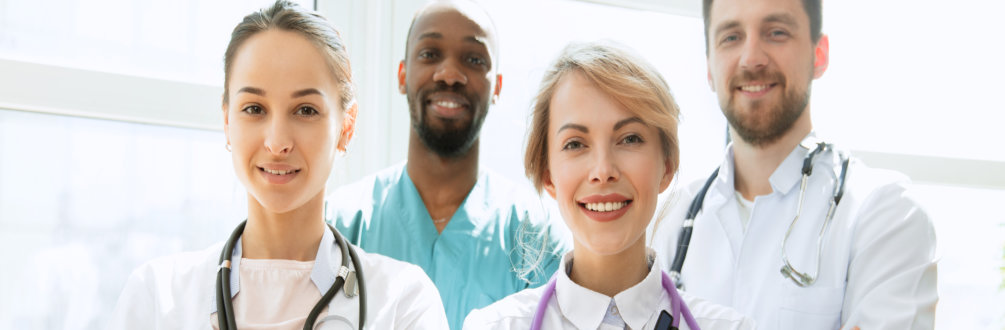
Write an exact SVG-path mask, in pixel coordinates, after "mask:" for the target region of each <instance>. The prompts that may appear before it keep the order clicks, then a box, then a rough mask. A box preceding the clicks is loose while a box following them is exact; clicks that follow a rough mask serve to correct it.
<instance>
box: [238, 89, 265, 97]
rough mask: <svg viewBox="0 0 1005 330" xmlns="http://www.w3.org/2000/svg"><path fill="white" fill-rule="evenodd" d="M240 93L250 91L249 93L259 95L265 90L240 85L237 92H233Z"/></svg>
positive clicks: (263, 93) (263, 94)
mask: <svg viewBox="0 0 1005 330" xmlns="http://www.w3.org/2000/svg"><path fill="white" fill-rule="evenodd" d="M241 93H251V94H255V95H259V96H265V91H264V90H262V89H261V88H255V87H241V89H238V90H237V93H235V94H241Z"/></svg>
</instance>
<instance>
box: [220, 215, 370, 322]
mask: <svg viewBox="0 0 1005 330" xmlns="http://www.w3.org/2000/svg"><path fill="white" fill-rule="evenodd" d="M241 239H243V237H239V238H238V239H237V242H236V243H235V244H234V252H233V253H231V268H230V269H231V270H230V299H234V296H236V295H237V293H238V292H239V291H241V270H240V269H241V268H240V267H241V256H242V253H243V252H242V250H241ZM350 248H351V247H350ZM341 266H342V250H341V247H339V246H338V245H335V234H333V233H332V231H331V228H330V227H328V226H325V231H324V234H323V235H322V236H321V243H320V244H318V252H317V255H316V256H315V257H314V268H312V269H311V282H314V286H315V287H316V288H317V289H318V292H320V293H321V295H322V296H324V294H325V292H326V291H328V289H330V288H331V286H332V284H334V283H335V279H336V278H337V277H338V268H337V267H341ZM214 282H215V281H214ZM213 301H216V292H213ZM210 306H211V307H210V308H211V311H210V314H212V313H216V312H217V310H216V303H213V304H210Z"/></svg>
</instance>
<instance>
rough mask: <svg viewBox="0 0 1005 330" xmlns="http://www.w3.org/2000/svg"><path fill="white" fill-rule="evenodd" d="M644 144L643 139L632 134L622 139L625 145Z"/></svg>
mask: <svg viewBox="0 0 1005 330" xmlns="http://www.w3.org/2000/svg"><path fill="white" fill-rule="evenodd" d="M643 142H645V141H642V137H641V136H639V135H638V134H631V135H628V136H626V137H625V138H623V139H621V143H623V144H641V143H643Z"/></svg>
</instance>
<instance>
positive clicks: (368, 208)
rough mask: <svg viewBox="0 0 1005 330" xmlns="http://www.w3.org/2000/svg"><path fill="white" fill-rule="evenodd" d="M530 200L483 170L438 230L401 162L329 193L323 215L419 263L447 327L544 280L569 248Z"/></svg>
mask: <svg viewBox="0 0 1005 330" xmlns="http://www.w3.org/2000/svg"><path fill="white" fill-rule="evenodd" d="M528 195H529V196H528ZM531 197H535V196H533V194H530V193H529V192H526V191H521V190H520V189H518V188H517V186H516V185H515V184H513V183H512V182H510V181H508V180H506V179H505V178H504V177H502V176H501V175H499V174H496V173H493V172H490V171H486V170H482V171H480V172H479V175H478V181H477V182H476V183H475V185H474V187H473V188H472V189H471V192H469V193H468V196H467V198H466V199H465V200H464V202H463V203H462V204H461V206H460V207H459V208H458V209H457V211H456V212H455V213H454V215H453V217H452V218H451V219H450V222H449V223H447V226H446V227H445V228H444V229H443V232H442V233H437V232H436V227H435V226H434V225H433V220H432V218H430V216H429V212H428V211H427V210H426V206H425V204H424V203H423V202H422V198H421V197H420V196H419V193H418V190H416V188H415V185H414V184H413V183H412V180H411V178H409V176H408V171H407V170H406V169H405V165H404V164H400V165H395V166H392V167H390V168H388V169H385V170H383V171H381V172H378V173H377V174H375V175H373V176H369V177H366V178H364V179H363V180H361V181H359V182H356V183H353V184H350V185H347V186H343V187H342V188H339V189H338V190H336V191H335V192H334V193H332V194H331V195H329V196H328V206H329V211H328V219H329V221H331V222H332V224H333V225H335V227H336V228H337V229H338V230H339V232H340V233H342V235H344V236H345V238H346V239H347V240H350V241H351V242H352V243H353V244H356V245H357V246H359V247H361V248H363V250H365V251H367V252H370V253H378V254H383V255H385V256H388V257H391V258H394V259H398V260H402V261H406V262H410V263H413V264H416V265H418V266H419V267H422V269H423V270H425V271H426V274H427V275H429V278H430V279H432V280H433V283H434V284H436V287H437V289H439V291H440V297H441V299H442V300H443V308H444V310H446V312H447V320H448V321H449V323H450V328H451V329H460V328H461V325H462V324H463V323H464V317H465V316H467V314H468V312H470V311H471V310H473V309H476V308H482V307H485V306H487V305H489V304H491V303H493V302H495V301H497V300H500V299H502V298H503V297H506V296H508V295H510V294H513V293H516V292H518V291H520V290H523V289H527V288H533V287H537V286H540V285H541V284H544V283H545V282H547V281H548V279H549V278H550V277H551V275H552V273H554V272H555V270H556V269H558V266H559V263H560V261H561V256H562V255H563V254H564V252H565V251H566V250H568V249H569V247H570V244H568V242H567V241H568V238H567V235H565V233H564V231H566V230H565V229H564V228H565V227H560V228H561V229H559V227H556V226H552V225H551V224H550V220H549V218H548V216H547V213H546V212H544V211H543V206H542V205H541V203H540V200H539V199H537V198H531ZM364 276H365V274H364ZM367 289H370V290H374V289H377V288H367Z"/></svg>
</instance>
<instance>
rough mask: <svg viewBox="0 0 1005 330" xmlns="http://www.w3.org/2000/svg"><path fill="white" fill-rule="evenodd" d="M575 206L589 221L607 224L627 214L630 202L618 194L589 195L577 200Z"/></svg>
mask: <svg viewBox="0 0 1005 330" xmlns="http://www.w3.org/2000/svg"><path fill="white" fill-rule="evenodd" d="M576 204H578V205H579V209H580V210H581V211H582V212H583V214H586V216H587V217H589V218H590V219H593V220H595V221H599V222H608V221H612V220H615V219H618V218H621V216H622V215H624V214H625V213H627V212H628V210H629V209H630V206H631V205H632V200H631V199H629V198H628V197H625V196H622V195H620V194H608V195H591V196H587V197H585V198H582V199H579V200H577V201H576Z"/></svg>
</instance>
